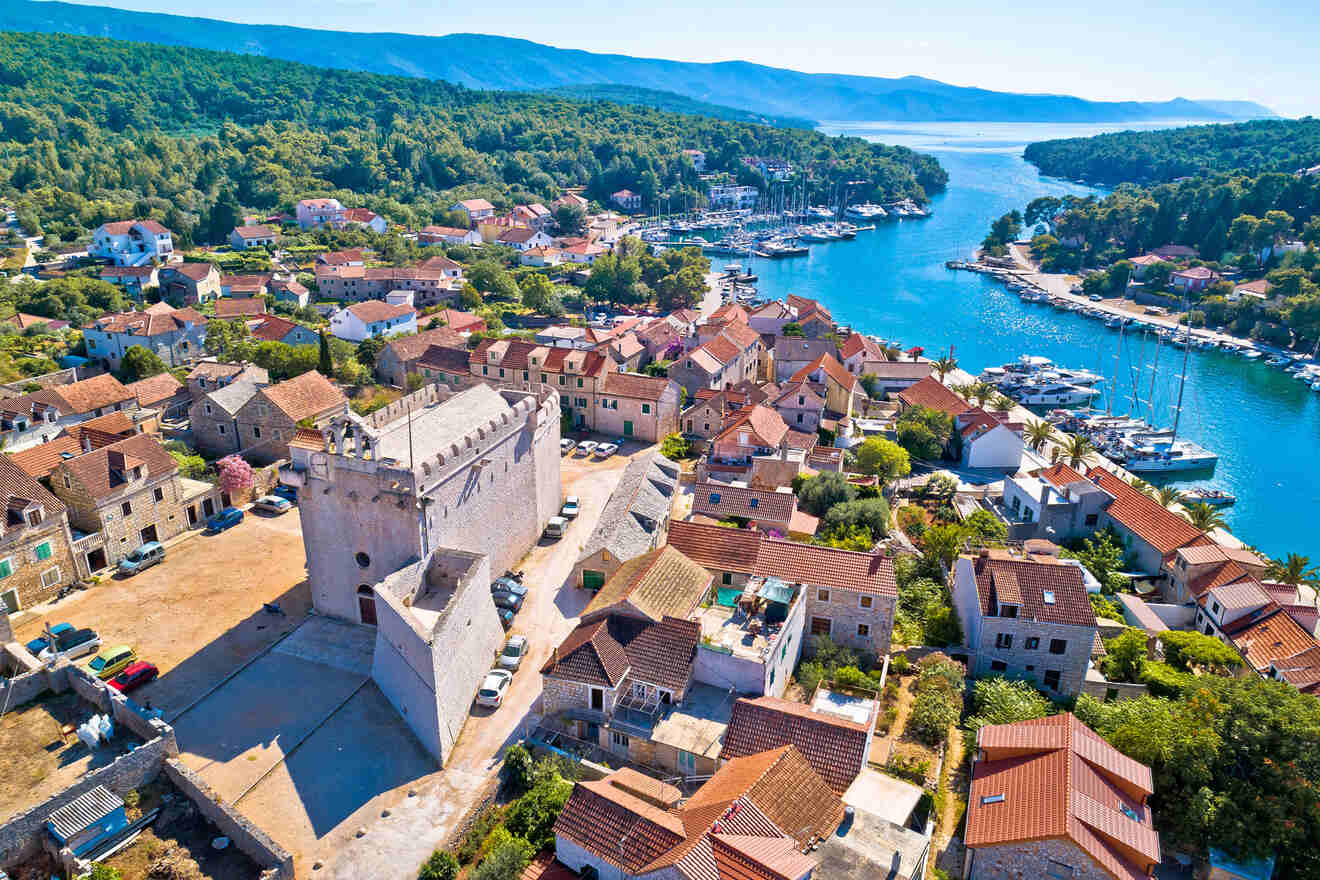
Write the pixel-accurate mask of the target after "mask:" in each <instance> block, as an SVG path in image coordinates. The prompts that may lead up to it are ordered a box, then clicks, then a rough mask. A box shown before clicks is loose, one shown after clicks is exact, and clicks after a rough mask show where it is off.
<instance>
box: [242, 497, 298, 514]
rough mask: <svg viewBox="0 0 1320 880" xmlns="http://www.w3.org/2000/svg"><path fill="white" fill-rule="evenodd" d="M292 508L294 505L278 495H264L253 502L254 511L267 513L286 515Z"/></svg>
mask: <svg viewBox="0 0 1320 880" xmlns="http://www.w3.org/2000/svg"><path fill="white" fill-rule="evenodd" d="M291 507H293V505H292V504H290V503H289V499H287V498H281V497H280V496H278V495H263V496H262V497H260V498H258V499H257V500H256V501H253V502H252V509H253V510H264V511H266V512H267V513H284V512H285V511H287V510H288V509H289V508H291Z"/></svg>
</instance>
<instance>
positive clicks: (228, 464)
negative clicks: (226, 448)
mask: <svg viewBox="0 0 1320 880" xmlns="http://www.w3.org/2000/svg"><path fill="white" fill-rule="evenodd" d="M215 466H216V471H217V472H218V473H219V476H220V479H219V481H218V482H219V483H220V489H221V491H224V492H228V493H229V494H230V495H236V494H238V493H239V492H242V491H243V490H244V489H251V488H252V484H253V482H254V481H255V480H254V478H253V475H252V466H251V465H250V464H248V463H247V462H246V461H244V460H243V459H242V458H240V457H238V456H237V455H227V456H225V457H224V458H222V459H220V460H219V461H218V462H216V464H215Z"/></svg>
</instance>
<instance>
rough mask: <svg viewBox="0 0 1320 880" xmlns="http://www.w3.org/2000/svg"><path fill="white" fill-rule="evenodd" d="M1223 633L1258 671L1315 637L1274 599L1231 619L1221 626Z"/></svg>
mask: <svg viewBox="0 0 1320 880" xmlns="http://www.w3.org/2000/svg"><path fill="white" fill-rule="evenodd" d="M1224 635H1226V636H1228V638H1229V641H1231V642H1232V643H1233V646H1234V647H1236V648H1237V649H1238V653H1239V654H1241V655H1242V658H1243V659H1244V660H1246V661H1247V663H1248V664H1250V666H1251V668H1252V669H1255V670H1257V671H1258V672H1259V671H1263V670H1266V669H1269V667H1270V664H1271V663H1272V662H1274V661H1275V660H1282V659H1284V658H1287V657H1292V656H1294V655H1296V654H1300V653H1301V652H1303V651H1306V650H1308V649H1310V648H1313V647H1315V646H1316V640H1315V637H1314V636H1312V635H1311V634H1310V633H1309V632H1307V631H1306V630H1305V629H1303V628H1302V625H1301V624H1299V623H1298V622H1297V621H1295V620H1293V619H1292V617H1291V616H1289V615H1288V613H1287V612H1285V611H1284V610H1283V608H1281V607H1280V606H1279V605H1278V603H1276V602H1274V601H1270V602H1269V604H1267V605H1265V606H1264V607H1263V608H1261V609H1259V610H1258V611H1253V612H1252V613H1250V614H1248V615H1246V616H1245V617H1243V618H1241V619H1239V620H1235V621H1233V623H1231V624H1229V626H1228V627H1227V628H1226V629H1225V630H1224Z"/></svg>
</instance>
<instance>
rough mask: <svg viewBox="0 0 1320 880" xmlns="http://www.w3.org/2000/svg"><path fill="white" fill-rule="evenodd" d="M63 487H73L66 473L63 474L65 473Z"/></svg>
mask: <svg viewBox="0 0 1320 880" xmlns="http://www.w3.org/2000/svg"><path fill="white" fill-rule="evenodd" d="M64 488H66V489H72V488H73V483H71V482H70V481H69V475H68V474H65V475H64Z"/></svg>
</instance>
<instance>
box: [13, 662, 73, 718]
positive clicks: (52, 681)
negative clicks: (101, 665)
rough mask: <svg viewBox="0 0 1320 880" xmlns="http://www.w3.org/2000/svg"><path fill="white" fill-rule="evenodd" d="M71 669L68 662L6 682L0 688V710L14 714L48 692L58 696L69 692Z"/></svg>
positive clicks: (43, 668)
mask: <svg viewBox="0 0 1320 880" xmlns="http://www.w3.org/2000/svg"><path fill="white" fill-rule="evenodd" d="M70 668H71V664H70V663H69V662H68V661H67V660H66V661H64V662H62V663H60V664H58V665H57V666H55V667H54V668H53V669H52V668H47V667H44V666H43V667H41V668H40V669H37V670H35V671H34V672H25V673H23V674H22V675H16V676H14V677H13V678H11V679H9V680H8V681H7V682H4V687H3V688H0V709H3V710H4V713H9V712H13V711H14V710H15V709H17V708H19V707H20V706H23V705H25V704H27V703H30V702H32V701H33V700H35V699H36V698H37V697H39V696H41V695H42V694H44V693H46V692H47V691H54V692H55V693H57V694H58V693H63V692H64V691H67V690H68V689H69V669H70ZM4 713H0V714H4Z"/></svg>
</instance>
